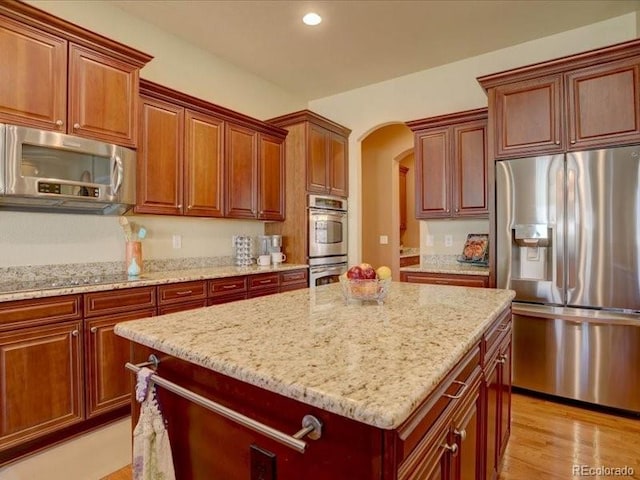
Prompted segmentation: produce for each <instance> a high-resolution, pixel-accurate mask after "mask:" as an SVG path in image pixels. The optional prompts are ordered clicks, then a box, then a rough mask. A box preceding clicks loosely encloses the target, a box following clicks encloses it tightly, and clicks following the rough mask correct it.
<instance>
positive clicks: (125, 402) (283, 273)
mask: <svg viewBox="0 0 640 480" xmlns="http://www.w3.org/2000/svg"><path fill="white" fill-rule="evenodd" d="M227 270H228V269H227ZM268 270H270V271H269V273H262V272H255V274H243V275H235V276H233V275H229V273H228V272H227V273H226V276H224V277H221V278H211V279H206V275H203V274H202V273H200V274H199V276H200V277H202V276H205V279H202V280H186V281H176V282H171V281H170V280H168V279H163V280H160V279H161V278H163V276H162V275H161V274H155V276H156V278H158V280H155V281H154V280H152V279H150V278H148V279H146V280H139V281H138V282H139V283H143V282H144V283H145V284H146V285H144V286H137V287H129V288H127V284H126V283H124V284H116V285H114V286H113V287H110V286H109V285H103V286H100V287H85V289H88V290H92V289H93V290H95V291H88V292H86V293H75V294H68V295H55V292H53V296H47V297H44V298H29V297H30V296H31V297H38V296H39V295H41V294H42V293H46V294H51V293H52V292H51V291H49V292H46V291H35V292H33V291H31V292H29V291H25V292H16V293H14V294H4V295H2V297H6V298H7V300H5V301H0V378H2V379H3V382H2V388H1V389H0V407H1V409H2V411H5V412H12V414H11V415H10V416H5V417H3V418H2V419H0V464H4V463H7V462H9V461H12V460H15V459H16V458H20V457H21V456H23V455H27V454H29V453H31V452H33V451H35V450H38V449H41V448H43V447H46V446H48V445H51V444H53V443H56V442H58V441H60V440H62V439H65V438H68V437H70V436H73V435H76V434H77V433H79V432H82V431H85V430H88V429H92V428H95V427H96V426H98V425H101V424H104V423H106V422H109V421H111V420H113V419H115V418H120V417H123V416H125V415H128V414H129V412H130V396H131V387H132V382H131V377H130V375H129V374H127V373H126V372H125V370H124V368H123V366H124V364H125V363H126V362H127V361H129V359H130V348H131V347H130V342H129V341H128V340H126V339H123V338H122V337H119V336H116V335H115V334H114V327H115V325H116V324H117V323H121V322H126V321H131V320H137V319H142V318H149V317H154V316H156V315H164V314H168V313H173V312H178V311H184V310H189V309H195V308H201V307H205V306H207V305H215V304H220V303H227V302H232V301H237V300H242V299H245V298H248V297H255V296H263V295H269V294H274V293H278V292H281V291H290V290H295V289H299V288H306V287H307V286H308V275H307V269H306V268H301V266H298V267H296V266H292V267H284V268H282V269H281V270H273V269H270V268H269V269H268ZM170 275H171V274H170V272H169V273H168V274H166V275H164V276H165V277H167V276H169V278H171V277H170ZM182 275H184V274H182ZM212 275H215V274H212ZM152 276H153V275H149V277H152ZM196 276H198V275H196ZM158 282H163V283H161V284H158V285H156V283H158ZM135 283H136V281H133V282H129V284H135ZM96 288H99V290H96ZM67 290H73V289H67ZM75 290H76V291H77V290H80V291H82V287H77V288H76V289H75ZM17 297H23V299H20V300H9V298H17ZM0 300H4V298H0ZM25 372H28V373H25ZM44 399H46V401H45V400H44Z"/></svg>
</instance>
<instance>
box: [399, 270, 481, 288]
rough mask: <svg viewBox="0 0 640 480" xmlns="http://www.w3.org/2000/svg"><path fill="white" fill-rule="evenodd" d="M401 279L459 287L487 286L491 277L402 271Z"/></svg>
mask: <svg viewBox="0 0 640 480" xmlns="http://www.w3.org/2000/svg"><path fill="white" fill-rule="evenodd" d="M401 280H402V281H403V282H411V283H429V284H432V285H453V286H458V287H480V288H483V287H487V286H488V285H489V277H486V276H483V275H440V274H437V273H420V272H416V273H409V272H402V275H401Z"/></svg>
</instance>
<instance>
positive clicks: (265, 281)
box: [260, 279, 273, 285]
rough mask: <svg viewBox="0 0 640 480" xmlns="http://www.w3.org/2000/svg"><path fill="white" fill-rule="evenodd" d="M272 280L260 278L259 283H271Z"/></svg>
mask: <svg viewBox="0 0 640 480" xmlns="http://www.w3.org/2000/svg"><path fill="white" fill-rule="evenodd" d="M272 282H273V280H271V279H269V280H260V284H261V285H264V284H265V283H272Z"/></svg>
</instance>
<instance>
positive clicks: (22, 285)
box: [0, 263, 308, 302]
mask: <svg viewBox="0 0 640 480" xmlns="http://www.w3.org/2000/svg"><path fill="white" fill-rule="evenodd" d="M300 268H308V265H298V264H289V263H281V264H279V265H278V266H277V267H276V266H273V265H271V266H268V267H258V266H256V265H253V266H248V267H236V266H233V265H230V266H217V267H205V268H189V269H184V270H171V271H161V272H153V273H145V274H142V275H140V276H139V277H127V276H126V274H119V275H111V276H107V277H105V279H101V283H99V284H88V285H74V286H65V287H56V286H53V285H52V284H51V282H50V281H45V280H38V281H35V280H27V281H23V282H20V281H12V282H6V283H0V302H8V301H11V300H26V299H30V298H42V297H54V296H57V295H71V294H77V293H87V292H98V291H101V290H117V289H121V288H130V287H144V286H153V285H162V284H167V283H178V282H188V281H192V280H208V279H214V278H224V277H235V276H239V275H255V274H258V273H270V272H283V271H287V270H296V269H300Z"/></svg>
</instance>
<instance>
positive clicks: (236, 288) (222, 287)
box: [209, 276, 247, 297]
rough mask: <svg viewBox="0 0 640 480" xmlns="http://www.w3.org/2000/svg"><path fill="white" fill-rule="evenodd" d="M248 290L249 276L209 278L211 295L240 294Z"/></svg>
mask: <svg viewBox="0 0 640 480" xmlns="http://www.w3.org/2000/svg"><path fill="white" fill-rule="evenodd" d="M246 291H247V277H244V276H243V277H229V278H217V279H215V280H209V297H219V296H222V295H230V294H238V293H241V292H246Z"/></svg>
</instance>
